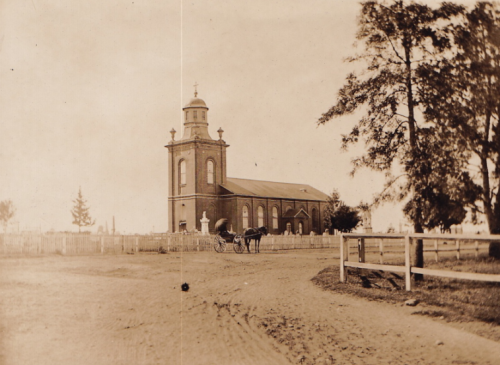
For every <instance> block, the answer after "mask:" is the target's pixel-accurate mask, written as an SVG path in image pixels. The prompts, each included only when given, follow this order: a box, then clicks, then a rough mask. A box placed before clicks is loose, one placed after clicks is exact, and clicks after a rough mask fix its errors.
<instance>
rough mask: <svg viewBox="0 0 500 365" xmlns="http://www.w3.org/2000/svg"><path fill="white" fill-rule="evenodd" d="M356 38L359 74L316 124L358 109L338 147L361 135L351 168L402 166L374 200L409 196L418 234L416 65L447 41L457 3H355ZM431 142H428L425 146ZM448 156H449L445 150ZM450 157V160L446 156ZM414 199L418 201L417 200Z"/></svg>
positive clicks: (421, 141) (420, 140)
mask: <svg viewBox="0 0 500 365" xmlns="http://www.w3.org/2000/svg"><path fill="white" fill-rule="evenodd" d="M361 7H362V8H361V14H360V17H359V31H358V34H357V38H358V39H359V40H360V41H362V42H363V43H364V51H363V53H362V54H360V55H359V56H356V57H353V58H351V59H350V61H365V62H366V68H365V69H364V72H362V73H360V74H359V75H357V74H354V73H352V74H350V75H349V76H348V77H347V80H346V84H345V85H344V86H343V87H342V88H341V89H340V90H339V92H338V99H337V101H336V103H335V105H333V106H332V107H331V108H330V109H329V110H328V111H327V112H326V113H324V114H323V115H322V117H321V118H320V119H319V121H318V123H319V124H323V123H326V122H328V121H329V120H331V119H332V118H336V117H342V116H345V115H348V114H351V113H353V112H354V111H356V110H357V109H360V108H362V109H363V110H364V112H365V113H364V116H363V117H362V118H361V119H360V120H359V122H358V123H357V124H356V125H355V126H354V128H353V129H352V131H351V132H350V134H348V135H345V136H343V147H344V148H347V147H348V146H349V145H350V144H353V143H357V142H358V141H359V139H364V141H365V144H366V148H367V151H366V153H365V154H364V155H362V156H361V157H359V158H356V159H354V160H353V163H354V170H353V172H355V171H356V169H358V168H360V167H368V168H371V169H374V170H377V171H385V172H387V173H389V172H391V170H392V168H393V165H394V164H395V162H396V164H397V165H399V166H400V170H401V171H400V172H401V174H397V176H396V177H392V176H389V175H388V176H389V178H388V180H387V185H386V188H385V189H384V191H383V192H382V193H381V194H380V196H379V199H378V200H381V201H382V200H389V199H398V200H403V199H408V198H409V197H410V198H411V204H412V206H413V208H412V211H413V214H411V215H410V219H411V220H412V223H413V226H414V230H415V232H417V233H421V232H423V229H424V215H423V214H424V206H423V204H422V202H420V201H419V199H418V196H419V193H420V191H419V190H420V187H421V186H422V184H421V180H422V175H421V173H422V166H420V165H419V163H420V162H421V161H423V160H422V159H419V156H420V155H421V151H425V150H427V149H428V148H429V147H430V146H429V145H428V138H426V137H427V135H426V134H424V133H421V131H422V130H423V129H425V128H426V127H427V126H425V124H424V121H420V123H417V115H418V113H417V112H418V108H419V106H420V104H421V102H422V99H421V97H420V85H421V84H422V83H425V82H426V80H425V79H422V78H420V77H419V72H418V68H419V67H421V66H422V65H423V64H425V63H426V62H429V60H430V59H432V58H435V57H436V54H439V53H441V52H443V51H444V50H446V49H447V48H448V47H449V44H450V42H449V36H448V33H447V32H446V31H444V29H447V28H446V27H447V23H448V21H449V20H450V19H451V18H452V17H454V16H456V15H458V14H460V13H461V12H462V11H463V8H462V7H460V6H457V5H453V4H449V3H444V4H442V5H441V6H440V7H439V8H438V9H432V8H430V7H428V6H426V5H421V4H416V3H405V2H404V1H393V2H391V4H390V5H386V4H383V3H378V2H375V1H367V2H364V3H362V4H361ZM431 147H432V146H431ZM443 157H445V158H446V157H447V156H443ZM450 160H451V159H450ZM416 197H417V199H415V198H416ZM416 253H417V254H416V260H415V265H416V266H419V267H422V266H423V250H422V242H421V241H419V242H417V245H416Z"/></svg>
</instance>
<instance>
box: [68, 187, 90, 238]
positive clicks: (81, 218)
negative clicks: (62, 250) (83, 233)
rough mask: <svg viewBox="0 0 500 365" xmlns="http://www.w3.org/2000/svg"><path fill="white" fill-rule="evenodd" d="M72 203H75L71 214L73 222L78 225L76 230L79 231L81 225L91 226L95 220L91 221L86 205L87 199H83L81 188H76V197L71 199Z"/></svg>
mask: <svg viewBox="0 0 500 365" xmlns="http://www.w3.org/2000/svg"><path fill="white" fill-rule="evenodd" d="M73 203H75V205H74V207H73V209H72V210H71V215H72V216H73V224H76V225H77V226H78V232H80V230H81V227H86V226H93V225H94V224H95V220H94V221H93V220H92V218H91V217H90V215H89V207H87V201H86V200H85V199H83V196H82V189H81V188H80V189H79V190H78V197H77V198H76V199H75V200H73Z"/></svg>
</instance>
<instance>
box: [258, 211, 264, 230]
mask: <svg viewBox="0 0 500 365" xmlns="http://www.w3.org/2000/svg"><path fill="white" fill-rule="evenodd" d="M257 225H258V226H259V227H262V226H263V225H264V208H262V206H259V207H258V208H257Z"/></svg>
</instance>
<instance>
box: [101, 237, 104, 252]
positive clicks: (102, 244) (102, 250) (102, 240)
mask: <svg viewBox="0 0 500 365" xmlns="http://www.w3.org/2000/svg"><path fill="white" fill-rule="evenodd" d="M101 253H102V254H104V236H101Z"/></svg>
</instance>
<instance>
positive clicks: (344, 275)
mask: <svg viewBox="0 0 500 365" xmlns="http://www.w3.org/2000/svg"><path fill="white" fill-rule="evenodd" d="M345 251H346V250H345V246H344V235H343V234H342V233H341V234H340V282H341V283H345V282H346V281H347V270H346V267H345V266H344V261H345V257H346V252H345ZM347 256H348V255H347Z"/></svg>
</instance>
